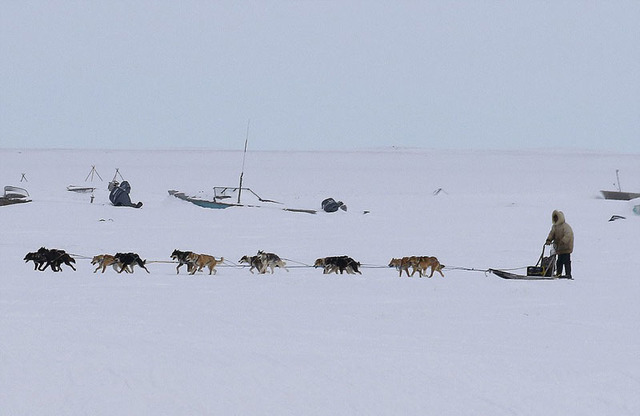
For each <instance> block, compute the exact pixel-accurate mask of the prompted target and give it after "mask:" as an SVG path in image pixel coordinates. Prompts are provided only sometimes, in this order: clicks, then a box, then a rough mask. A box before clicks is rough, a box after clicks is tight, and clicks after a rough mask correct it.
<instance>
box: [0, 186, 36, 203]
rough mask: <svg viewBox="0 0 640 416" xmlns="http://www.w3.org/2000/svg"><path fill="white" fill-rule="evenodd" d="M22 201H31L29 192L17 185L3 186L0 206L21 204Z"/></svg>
mask: <svg viewBox="0 0 640 416" xmlns="http://www.w3.org/2000/svg"><path fill="white" fill-rule="evenodd" d="M24 202H31V200H30V199H29V192H27V190H26V189H23V188H18V187H17V186H5V187H4V194H3V195H2V196H0V206H3V205H12V204H21V203H24Z"/></svg>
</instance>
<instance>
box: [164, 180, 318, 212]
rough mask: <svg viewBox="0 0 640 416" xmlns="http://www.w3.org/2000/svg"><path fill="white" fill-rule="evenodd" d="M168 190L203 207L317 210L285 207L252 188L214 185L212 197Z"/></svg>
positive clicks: (293, 210)
mask: <svg viewBox="0 0 640 416" xmlns="http://www.w3.org/2000/svg"><path fill="white" fill-rule="evenodd" d="M168 192H169V195H172V196H175V197H176V198H178V199H182V200H183V201H187V202H191V203H192V204H195V205H197V206H199V207H202V208H211V209H225V208H231V207H251V208H260V207H272V208H279V209H282V210H283V211H291V212H303V213H307V214H315V213H316V212H317V211H316V210H313V209H301V208H286V207H283V204H282V203H281V202H278V201H274V200H272V199H265V198H262V197H260V196H259V195H258V194H257V193H255V192H253V190H251V188H242V187H234V186H215V187H213V197H212V198H207V197H200V196H192V195H187V194H186V193H184V192H180V191H176V190H170V191H168ZM243 195H244V197H245V199H246V198H248V199H249V202H247V201H246V200H245V201H244V202H242V196H243Z"/></svg>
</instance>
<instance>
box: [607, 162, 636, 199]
mask: <svg viewBox="0 0 640 416" xmlns="http://www.w3.org/2000/svg"><path fill="white" fill-rule="evenodd" d="M616 184H617V188H618V190H617V191H600V193H601V194H602V196H603V197H604V199H612V200H615V201H630V200H632V199H636V198H640V192H624V191H623V190H622V189H621V187H620V176H619V175H618V169H616Z"/></svg>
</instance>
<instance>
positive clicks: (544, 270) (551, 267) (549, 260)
mask: <svg viewBox="0 0 640 416" xmlns="http://www.w3.org/2000/svg"><path fill="white" fill-rule="evenodd" d="M544 248H545V246H542V253H541V254H540V257H539V258H538V262H537V263H536V265H535V266H528V267H527V274H526V275H521V274H516V273H511V272H507V271H504V270H496V269H489V272H490V273H493V274H495V275H496V276H498V277H501V278H503V279H514V280H556V279H571V278H570V277H567V276H556V275H555V274H554V272H555V269H556V253H555V250H554V249H551V250H550V253H549V256H548V257H545V256H544Z"/></svg>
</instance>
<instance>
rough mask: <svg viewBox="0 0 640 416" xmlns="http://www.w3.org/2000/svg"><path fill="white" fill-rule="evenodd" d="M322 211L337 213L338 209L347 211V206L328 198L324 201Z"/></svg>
mask: <svg viewBox="0 0 640 416" xmlns="http://www.w3.org/2000/svg"><path fill="white" fill-rule="evenodd" d="M322 209H323V210H324V211H325V212H336V211H337V210H338V209H341V210H343V211H346V210H347V206H346V205H345V204H344V202H342V201H336V200H335V199H333V198H327V199H325V200H324V201H322Z"/></svg>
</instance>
